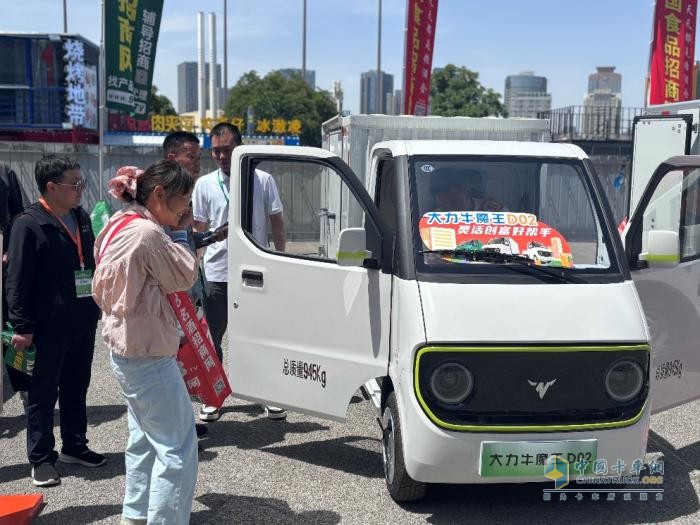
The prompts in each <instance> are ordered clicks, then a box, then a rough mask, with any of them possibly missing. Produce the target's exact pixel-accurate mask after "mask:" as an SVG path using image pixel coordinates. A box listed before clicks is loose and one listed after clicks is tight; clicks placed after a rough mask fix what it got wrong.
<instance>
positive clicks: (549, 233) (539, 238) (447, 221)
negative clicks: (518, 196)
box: [418, 210, 574, 268]
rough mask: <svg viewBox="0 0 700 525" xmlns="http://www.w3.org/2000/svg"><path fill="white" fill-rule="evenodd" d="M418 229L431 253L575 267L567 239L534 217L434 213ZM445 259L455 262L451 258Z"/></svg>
mask: <svg viewBox="0 0 700 525" xmlns="http://www.w3.org/2000/svg"><path fill="white" fill-rule="evenodd" d="M418 229H419V231H420V236H421V240H422V241H423V244H424V245H425V247H426V248H428V249H429V250H446V251H447V252H449V251H454V252H456V253H459V252H461V253H463V254H464V253H466V254H469V253H474V252H486V253H488V252H498V253H502V254H506V255H520V256H521V257H523V258H527V259H530V260H532V261H534V262H535V263H536V264H543V265H548V266H564V267H566V268H570V267H572V266H573V264H574V261H573V257H572V255H571V248H570V247H569V243H568V242H567V241H566V239H565V238H564V236H563V235H562V234H561V233H559V232H558V231H557V230H555V229H554V228H552V227H551V226H549V225H548V224H545V223H544V222H541V221H540V220H538V218H537V217H536V216H535V215H533V214H531V213H512V212H505V211H498V212H489V211H475V210H472V211H448V212H439V211H431V212H428V213H425V214H424V215H423V217H421V220H420V222H419V223H418ZM445 257H446V258H447V259H450V260H452V259H453V257H452V256H451V255H449V254H446V255H445ZM461 259H462V260H464V258H461ZM457 262H459V258H458V261H457Z"/></svg>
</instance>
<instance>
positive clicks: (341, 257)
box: [337, 250, 367, 261]
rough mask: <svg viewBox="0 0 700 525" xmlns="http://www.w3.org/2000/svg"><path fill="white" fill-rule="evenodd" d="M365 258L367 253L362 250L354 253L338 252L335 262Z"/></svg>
mask: <svg viewBox="0 0 700 525" xmlns="http://www.w3.org/2000/svg"><path fill="white" fill-rule="evenodd" d="M366 258H367V252H366V251H364V250H358V251H356V252H338V255H337V260H339V261H340V260H345V259H363V260H364V259H366Z"/></svg>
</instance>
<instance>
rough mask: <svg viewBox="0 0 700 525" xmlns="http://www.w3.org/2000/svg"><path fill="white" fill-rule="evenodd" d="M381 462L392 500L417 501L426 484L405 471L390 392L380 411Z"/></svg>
mask: <svg viewBox="0 0 700 525" xmlns="http://www.w3.org/2000/svg"><path fill="white" fill-rule="evenodd" d="M382 428H383V431H382V462H383V463H384V479H385V480H386V486H387V488H388V489H389V494H390V495H391V497H392V498H393V499H394V501H398V502H402V501H403V502H405V501H418V500H420V499H423V496H425V490H426V488H427V485H426V484H425V483H421V482H419V481H416V480H414V479H413V478H411V476H409V475H408V473H407V472H406V464H405V463H404V459H403V438H402V433H401V432H402V431H401V423H400V421H399V409H398V405H397V403H396V394H395V393H394V392H390V393H389V395H388V396H387V398H386V404H385V405H384V411H383V413H382Z"/></svg>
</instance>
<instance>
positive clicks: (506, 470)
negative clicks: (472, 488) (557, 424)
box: [479, 439, 598, 478]
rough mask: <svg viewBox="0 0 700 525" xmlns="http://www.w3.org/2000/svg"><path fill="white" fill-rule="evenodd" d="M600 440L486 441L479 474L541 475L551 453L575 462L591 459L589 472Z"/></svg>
mask: <svg viewBox="0 0 700 525" xmlns="http://www.w3.org/2000/svg"><path fill="white" fill-rule="evenodd" d="M597 451H598V440H596V439H581V440H576V441H510V442H508V441H484V442H482V443H481V463H480V465H479V475H480V476H483V477H486V478H493V477H526V476H542V475H543V473H544V465H545V462H546V461H547V458H548V457H549V456H553V455H557V456H560V457H562V458H564V459H565V460H567V461H568V462H569V463H570V464H572V465H573V463H575V462H576V461H580V460H582V459H583V460H586V461H588V462H589V463H588V467H587V469H586V471H585V473H590V472H591V471H592V470H591V469H592V468H593V462H594V461H595V460H596V459H597V457H596V453H597Z"/></svg>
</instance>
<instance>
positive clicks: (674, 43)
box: [649, 0, 697, 104]
mask: <svg viewBox="0 0 700 525" xmlns="http://www.w3.org/2000/svg"><path fill="white" fill-rule="evenodd" d="M696 11H697V0H657V1H656V10H655V13H654V36H653V40H652V43H651V60H650V62H649V104H665V103H668V102H681V101H683V100H690V99H691V98H692V96H693V80H692V79H693V65H694V64H695V15H696Z"/></svg>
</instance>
